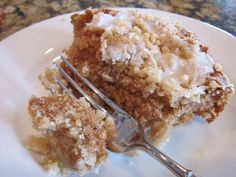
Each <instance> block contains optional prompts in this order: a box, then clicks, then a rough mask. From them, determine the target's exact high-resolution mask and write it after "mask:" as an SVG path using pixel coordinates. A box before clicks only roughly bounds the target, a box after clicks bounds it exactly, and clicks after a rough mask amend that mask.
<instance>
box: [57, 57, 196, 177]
mask: <svg viewBox="0 0 236 177" xmlns="http://www.w3.org/2000/svg"><path fill="white" fill-rule="evenodd" d="M59 59H60V60H61V61H62V62H64V64H66V66H67V67H68V68H69V69H70V70H71V71H72V72H73V73H74V74H75V76H77V77H78V78H79V79H80V80H81V81H82V82H83V83H84V84H86V85H87V86H88V87H89V88H90V89H91V90H92V91H93V92H95V93H96V94H97V95H98V96H99V97H100V98H101V99H102V100H103V101H104V102H105V103H106V104H107V105H108V106H109V107H110V108H112V110H113V112H111V113H109V112H108V111H107V110H106V109H104V108H103V107H102V106H100V105H99V104H98V103H96V102H95V101H94V99H92V98H91V97H90V96H89V95H88V94H87V93H86V92H85V91H84V90H83V89H82V88H81V87H80V86H79V85H78V84H77V83H76V82H75V81H74V80H73V79H72V78H71V77H70V76H69V75H68V74H67V72H66V71H65V70H63V68H62V67H61V66H60V65H59V64H58V63H57V62H54V64H55V66H56V67H57V69H58V70H59V72H60V73H61V74H62V75H63V76H64V78H65V79H66V80H67V81H68V82H69V83H70V84H71V85H72V86H73V87H74V89H76V90H77V91H78V92H79V93H80V94H81V95H82V96H84V97H85V98H86V100H87V101H88V102H89V103H90V104H91V105H92V106H93V107H94V108H96V109H99V110H101V111H103V112H104V113H105V114H106V115H107V116H111V117H112V118H113V119H114V122H115V126H116V130H117V137H116V138H115V139H114V140H113V145H112V147H111V148H109V150H111V151H113V152H117V153H122V152H127V151H129V150H131V149H141V150H143V151H145V152H147V153H148V154H150V155H151V156H152V157H154V158H155V159H157V160H158V161H160V162H161V163H162V164H163V165H164V166H166V167H167V168H168V169H169V170H170V171H171V172H173V173H174V174H175V175H176V176H179V177H195V175H194V174H193V172H192V171H191V170H188V169H186V168H184V167H183V166H181V165H180V164H179V163H177V162H175V161H174V160H172V159H171V158H170V157H168V156H167V155H166V154H164V153H162V152H161V151H159V150H158V149H157V148H156V147H154V146H153V145H152V144H150V143H149V142H148V141H147V140H146V138H145V133H144V128H143V127H142V126H141V125H140V124H139V123H138V122H137V121H136V120H135V119H134V118H133V117H132V116H130V115H129V114H128V113H127V112H125V111H124V110H122V109H121V108H120V107H119V106H118V105H117V104H115V103H114V102H113V101H112V100H110V99H109V98H108V97H107V96H106V95H104V94H103V93H102V92H100V91H99V90H98V89H97V88H96V87H95V86H94V85H93V84H92V83H91V82H90V81H89V80H88V79H86V78H85V77H83V76H82V75H81V74H80V73H79V72H78V71H77V70H76V68H75V67H74V66H73V65H72V64H71V63H70V62H69V60H68V59H66V58H65V57H63V56H60V57H59ZM56 82H57V83H58V84H59V85H60V86H61V87H62V88H63V89H64V90H65V92H66V93H67V94H68V95H69V96H70V97H72V98H76V97H75V96H74V95H73V94H72V92H71V91H69V89H68V88H67V86H66V85H65V84H64V82H63V81H62V80H61V78H60V77H57V78H56Z"/></svg>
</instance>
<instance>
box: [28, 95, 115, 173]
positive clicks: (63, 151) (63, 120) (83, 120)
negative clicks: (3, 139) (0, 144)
mask: <svg viewBox="0 0 236 177" xmlns="http://www.w3.org/2000/svg"><path fill="white" fill-rule="evenodd" d="M28 110H29V114H30V116H31V117H32V121H33V126H34V127H35V128H36V129H37V130H39V131H40V132H41V133H42V136H39V137H37V136H32V137H31V138H30V140H29V142H28V145H27V146H28V148H29V149H31V150H33V151H34V152H37V153H39V154H41V164H42V165H43V167H44V168H45V169H46V170H47V171H50V172H52V173H66V172H67V171H68V172H69V171H76V172H78V173H79V174H81V175H83V174H85V173H87V172H88V171H92V170H94V169H95V168H96V167H99V166H100V165H101V164H102V163H103V162H104V161H105V160H106V158H107V149H106V147H107V146H109V144H111V142H112V140H113V138H114V136H115V127H114V124H113V120H112V119H111V118H110V117H105V115H104V113H103V112H102V111H99V110H94V109H93V108H91V107H90V104H89V103H88V102H87V101H86V100H85V98H83V97H82V98H79V99H78V100H75V99H72V98H70V97H69V96H66V95H57V96H47V97H40V98H37V97H32V98H31V99H30V101H29V107H28Z"/></svg>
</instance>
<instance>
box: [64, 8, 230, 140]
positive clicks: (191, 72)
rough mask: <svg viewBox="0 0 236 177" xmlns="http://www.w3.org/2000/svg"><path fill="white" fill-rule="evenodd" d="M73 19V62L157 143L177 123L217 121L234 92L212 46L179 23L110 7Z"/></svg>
mask: <svg viewBox="0 0 236 177" xmlns="http://www.w3.org/2000/svg"><path fill="white" fill-rule="evenodd" d="M71 19H72V24H73V25H74V41H73V43H72V45H71V46H70V48H69V49H68V50H67V51H66V54H67V56H68V58H69V59H70V62H71V63H72V64H73V65H74V66H75V67H76V68H77V70H78V71H79V72H80V73H81V74H83V75H84V76H85V77H87V78H88V79H89V80H90V81H91V82H92V83H93V84H94V85H95V86H96V87H97V88H99V89H100V90H101V91H102V92H103V93H105V94H106V95H107V96H108V97H109V98H111V99H112V100H114V101H115V102H116V103H117V104H118V105H119V106H121V107H122V108H123V109H124V110H125V111H127V112H128V113H129V114H131V115H132V116H133V117H134V118H136V119H137V120H138V121H139V122H141V123H142V124H143V125H144V126H145V127H147V128H149V130H150V137H151V139H152V140H154V141H155V142H156V143H157V144H158V143H159V142H161V141H162V140H164V139H165V138H166V137H167V135H168V131H169V129H170V128H171V127H172V126H173V125H176V124H180V123H185V122H187V121H188V120H190V119H192V118H193V117H194V116H195V115H200V116H202V117H203V118H204V119H205V120H206V121H207V122H211V121H213V120H214V119H215V117H216V116H218V114H219V112H221V111H223V109H224V105H225V104H226V103H227V100H228V97H229V95H231V94H232V92H233V87H232V85H231V84H230V83H229V81H228V79H227V77H226V76H225V74H224V73H223V72H222V68H221V66H220V65H219V64H216V63H214V61H213V60H212V58H211V57H210V56H209V54H208V47H206V46H204V44H202V43H201V42H200V40H199V39H198V38H197V37H196V36H195V35H194V34H193V33H191V32H189V31H187V30H186V29H184V28H183V27H182V26H181V25H180V24H179V23H174V22H171V21H170V20H169V19H167V18H159V17H154V16H150V15H146V14H142V13H139V12H138V11H126V12H118V11H114V10H109V9H100V10H90V9H89V10H86V11H85V13H83V14H75V15H73V16H72V18H71ZM64 68H66V66H64ZM72 75H73V74H72Z"/></svg>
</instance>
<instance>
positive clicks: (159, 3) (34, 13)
mask: <svg viewBox="0 0 236 177" xmlns="http://www.w3.org/2000/svg"><path fill="white" fill-rule="evenodd" d="M118 6H119V7H139V8H152V9H158V10H164V11H168V12H173V13H177V14H182V15H185V16H189V17H192V18H195V19H199V20H202V21H205V22H208V23H210V24H212V25H215V26H217V27H219V28H221V29H224V30H225V31H228V32H229V33H231V34H233V35H234V36H235V35H236V0H0V41H1V40H3V39H4V38H6V37H7V36H9V35H11V34H13V33H14V32H16V31H18V30H20V29H22V28H25V27H27V26H29V25H31V24H33V23H35V22H39V21H42V20H44V19H47V18H51V17H54V16H57V15H60V14H64V13H69V12H74V11H78V10H81V9H85V8H88V7H92V8H93V7H94V8H98V7H118Z"/></svg>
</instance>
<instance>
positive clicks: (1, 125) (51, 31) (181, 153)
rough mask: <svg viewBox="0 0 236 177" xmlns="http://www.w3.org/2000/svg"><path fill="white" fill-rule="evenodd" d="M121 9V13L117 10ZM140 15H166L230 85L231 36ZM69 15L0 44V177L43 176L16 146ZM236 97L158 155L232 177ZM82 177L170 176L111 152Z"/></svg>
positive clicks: (235, 42) (175, 135)
mask: <svg viewBox="0 0 236 177" xmlns="http://www.w3.org/2000/svg"><path fill="white" fill-rule="evenodd" d="M121 10H127V9H121ZM139 10H140V11H143V12H144V13H148V14H152V15H157V16H169V17H170V18H171V19H172V20H177V21H181V22H182V23H183V25H184V26H185V27H186V28H187V29H189V30H191V31H193V32H195V33H196V34H197V35H198V36H199V37H200V38H201V39H202V41H203V42H204V43H206V44H207V45H208V46H210V52H211V54H212V56H213V58H214V59H215V61H217V62H220V63H221V64H222V65H223V68H224V71H225V72H226V73H227V74H228V76H229V78H230V79H231V81H232V82H233V83H236V74H235V69H234V67H235V57H236V38H235V37H233V36H232V35H230V34H228V33H227V32H225V31H222V30H220V29H218V28H215V27H213V26H211V25H208V24H206V23H202V22H200V21H197V20H194V19H191V18H188V17H184V16H180V15H176V14H171V13H167V12H161V11H157V10H148V9H146V10H144V9H139ZM70 16H71V14H66V15H61V16H58V17H55V18H52V19H49V20H46V21H43V22H40V23H37V24H34V25H32V26H30V27H28V28H25V29H23V30H21V31H19V32H17V33H15V34H14V35H12V36H10V37H8V38H7V39H5V40H3V41H2V42H1V43H0V100H1V106H0V115H1V116H0V176H2V177H26V176H30V177H44V176H50V175H48V174H46V173H45V172H44V171H43V170H42V169H41V168H40V166H39V165H38V164H37V163H36V162H35V161H34V160H33V159H32V157H31V156H30V154H29V153H28V151H27V150H26V149H25V148H24V146H23V145H22V142H23V140H24V139H26V137H27V136H28V135H30V134H31V133H32V128H31V123H30V119H29V116H28V115H27V100H28V98H29V97H30V96H31V94H37V95H42V94H45V91H43V88H42V86H41V85H40V84H39V82H38V80H37V75H38V74H39V73H40V72H42V71H43V68H44V67H46V66H48V65H49V64H50V61H51V59H53V58H54V57H56V56H58V55H59V54H60V53H61V51H62V50H63V49H64V48H66V47H68V46H69V44H70V43H71V41H72V25H71V24H70ZM235 106H236V97H235V95H234V96H233V97H232V98H231V99H230V102H229V104H228V105H227V106H226V109H225V111H224V112H223V113H222V114H221V115H220V116H219V118H218V119H217V120H216V121H215V122H213V123H212V124H210V125H207V124H206V123H205V122H203V121H202V120H201V119H199V118H196V119H195V120H194V121H192V122H190V123H188V124H187V125H184V126H181V127H176V128H174V129H173V131H172V133H171V140H170V141H169V142H168V143H167V144H166V146H165V147H164V148H163V151H164V152H165V153H166V154H168V155H169V156H171V157H172V158H173V159H175V160H176V161H178V162H180V163H181V164H182V165H183V166H185V167H187V168H189V169H192V170H193V171H194V172H195V174H196V175H197V176H204V177H205V176H214V177H222V176H228V177H230V176H232V177H233V176H235V174H236V118H235V115H236V109H235V108H236V107H235ZM87 176H88V177H92V176H102V177H110V176H112V177H120V176H126V177H154V176H155V177H156V176H161V177H164V176H165V177H166V176H173V175H172V174H171V173H170V172H169V171H168V170H167V169H165V168H164V167H163V166H162V165H161V164H160V163H158V162H157V161H155V160H153V159H152V158H151V157H149V156H148V155H146V154H144V153H140V155H139V156H138V157H135V158H131V159H130V158H127V157H125V156H123V155H119V154H113V153H111V154H110V156H109V159H108V160H107V162H106V163H105V164H104V165H103V166H102V168H101V169H100V174H99V175H97V174H92V173H91V174H88V175H87Z"/></svg>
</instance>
